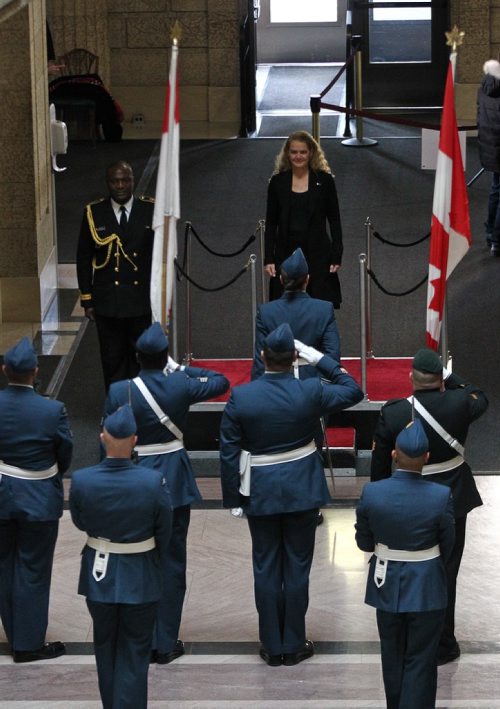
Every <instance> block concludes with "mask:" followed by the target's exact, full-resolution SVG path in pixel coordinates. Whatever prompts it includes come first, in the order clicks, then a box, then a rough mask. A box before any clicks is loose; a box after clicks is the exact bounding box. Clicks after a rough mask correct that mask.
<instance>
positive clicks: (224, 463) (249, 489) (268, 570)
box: [220, 323, 363, 667]
mask: <svg viewBox="0 0 500 709" xmlns="http://www.w3.org/2000/svg"><path fill="white" fill-rule="evenodd" d="M296 345H297V346H298V348H299V352H298V354H299V356H301V357H303V358H304V359H306V360H307V361H308V362H309V364H311V365H313V366H316V367H317V369H318V371H319V373H320V374H321V376H322V377H323V380H324V381H323V382H322V381H321V380H320V379H319V377H311V378H309V379H306V380H304V381H302V380H300V379H296V378H295V377H294V375H293V373H292V371H291V370H292V364H293V361H294V359H295V357H296V354H297V353H296V351H295V346H296ZM262 357H263V361H264V365H265V373H264V374H263V375H262V377H260V378H259V379H256V380H254V381H253V382H250V383H249V384H246V385H243V386H239V387H235V388H234V389H233V391H232V393H231V396H230V399H229V401H228V403H227V405H226V407H225V411H224V414H223V416H222V422H221V429H220V440H221V453H220V455H221V476H222V493H223V504H224V507H231V508H236V507H239V506H240V507H242V509H243V510H244V512H245V513H246V514H247V516H248V525H249V528H250V534H251V537H252V558H253V570H254V581H255V601H256V606H257V611H258V613H259V635H260V640H261V642H262V647H261V649H260V653H259V654H260V656H261V658H262V659H263V660H264V661H265V662H266V663H267V664H268V665H270V666H273V667H274V666H278V665H281V664H285V665H296V664H297V663H298V662H301V661H302V660H305V659H307V658H309V657H311V656H312V655H313V654H314V647H313V644H312V642H311V641H310V640H307V639H306V630H305V616H306V611H307V606H308V600H309V572H310V568H311V563H312V559H313V552H314V538H315V530H316V524H317V516H318V508H319V507H321V506H322V505H325V504H328V503H329V502H331V498H330V495H329V493H328V488H327V485H326V481H325V474H324V469H323V463H322V460H321V457H320V455H319V454H318V451H317V449H316V445H315V442H314V434H315V432H316V428H317V422H318V419H319V418H320V417H321V416H323V415H326V414H329V413H333V412H335V411H340V410H342V409H345V408H347V407H349V406H352V405H353V404H356V403H357V402H358V401H360V400H361V399H362V398H363V392H362V391H361V389H360V388H359V387H358V385H357V384H356V382H355V381H354V379H353V378H352V377H351V376H350V375H349V374H347V372H346V371H345V370H343V369H342V368H341V367H340V365H339V363H338V362H336V361H335V360H333V359H332V358H331V357H328V356H326V355H323V354H322V353H321V352H318V351H317V350H316V349H314V348H313V347H307V346H306V345H302V343H297V342H295V344H294V339H293V334H292V331H291V329H290V326H289V325H288V324H287V323H284V324H283V325H280V326H279V327H278V328H277V329H276V330H273V332H271V333H270V334H269V335H268V336H267V337H266V339H265V340H264V349H263V354H262ZM240 471H243V473H244V474H243V477H242V476H241V475H240ZM249 475H250V480H248V476H249Z"/></svg>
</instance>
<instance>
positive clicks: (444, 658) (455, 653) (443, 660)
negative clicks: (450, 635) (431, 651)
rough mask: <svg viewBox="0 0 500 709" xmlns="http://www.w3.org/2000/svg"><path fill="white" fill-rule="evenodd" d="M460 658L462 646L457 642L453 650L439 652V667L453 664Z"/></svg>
mask: <svg viewBox="0 0 500 709" xmlns="http://www.w3.org/2000/svg"><path fill="white" fill-rule="evenodd" d="M458 657H460V645H459V644H458V643H457V642H456V643H455V644H454V645H453V647H452V648H451V650H447V651H444V652H443V651H439V652H438V656H437V664H438V665H447V664H448V662H453V660H456V659H457V658H458Z"/></svg>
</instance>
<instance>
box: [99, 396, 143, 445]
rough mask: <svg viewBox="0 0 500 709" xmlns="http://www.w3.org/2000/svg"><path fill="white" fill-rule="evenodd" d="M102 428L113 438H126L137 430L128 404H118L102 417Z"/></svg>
mask: <svg viewBox="0 0 500 709" xmlns="http://www.w3.org/2000/svg"><path fill="white" fill-rule="evenodd" d="M104 428H105V429H106V431H107V432H108V433H109V435H110V436H113V438H128V437H129V436H133V435H134V433H135V432H136V431H137V424H136V423H135V418H134V414H133V411H132V409H131V407H130V404H124V405H123V406H120V408H119V409H117V410H116V411H115V412H113V413H112V414H110V415H109V416H107V417H106V418H105V419H104Z"/></svg>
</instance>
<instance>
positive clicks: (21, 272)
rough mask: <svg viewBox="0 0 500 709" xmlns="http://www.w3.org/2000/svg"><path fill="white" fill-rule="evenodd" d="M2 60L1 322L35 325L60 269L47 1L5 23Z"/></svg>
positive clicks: (36, 1) (0, 27) (0, 36)
mask: <svg viewBox="0 0 500 709" xmlns="http://www.w3.org/2000/svg"><path fill="white" fill-rule="evenodd" d="M0 19H2V18H1V17H0ZM0 63H1V66H2V77H3V78H2V79H1V80H0V104H1V106H2V120H1V121H0V151H1V153H2V171H1V176H0V210H1V213H2V221H1V223H0V322H9V321H28V322H29V321H37V320H40V317H41V313H42V311H43V310H44V308H45V307H46V306H47V305H48V302H49V301H50V299H51V297H52V296H53V295H54V293H55V286H56V273H55V269H56V264H57V253H56V246H55V230H54V213H53V202H52V175H51V165H50V145H49V122H48V97H47V53H46V32H45V2H44V0H32V2H30V3H29V5H27V6H25V7H23V8H22V9H21V10H19V11H18V12H16V13H14V14H12V15H10V16H8V17H7V18H6V19H5V20H4V21H2V22H0Z"/></svg>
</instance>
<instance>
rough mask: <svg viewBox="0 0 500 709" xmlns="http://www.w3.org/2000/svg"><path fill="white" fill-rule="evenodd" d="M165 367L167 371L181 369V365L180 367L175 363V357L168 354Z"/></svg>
mask: <svg viewBox="0 0 500 709" xmlns="http://www.w3.org/2000/svg"><path fill="white" fill-rule="evenodd" d="M165 369H166V370H167V372H177V370H179V369H181V370H182V369H183V367H181V366H180V364H177V362H176V361H175V359H172V357H171V356H170V355H168V362H167V366H166V367H165Z"/></svg>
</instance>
